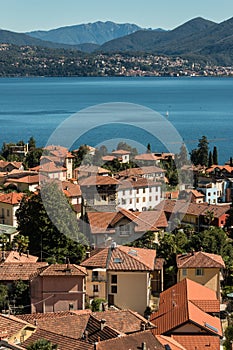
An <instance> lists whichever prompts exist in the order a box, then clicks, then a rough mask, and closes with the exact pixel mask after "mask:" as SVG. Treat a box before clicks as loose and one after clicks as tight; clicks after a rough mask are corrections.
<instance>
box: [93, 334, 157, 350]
mask: <svg viewBox="0 0 233 350" xmlns="http://www.w3.org/2000/svg"><path fill="white" fill-rule="evenodd" d="M142 343H145V344H146V348H147V349H148V350H150V349H151V350H152V349H158V350H162V349H164V346H163V345H162V344H161V343H160V342H159V340H158V339H156V337H154V336H153V334H152V333H151V332H150V331H149V330H148V331H144V332H139V333H134V334H130V335H127V336H122V337H118V338H116V339H111V340H107V341H103V342H99V343H98V344H97V345H96V350H110V349H111V350H123V349H124V350H128V349H129V350H131V349H132V350H133V349H142V347H141V346H142Z"/></svg>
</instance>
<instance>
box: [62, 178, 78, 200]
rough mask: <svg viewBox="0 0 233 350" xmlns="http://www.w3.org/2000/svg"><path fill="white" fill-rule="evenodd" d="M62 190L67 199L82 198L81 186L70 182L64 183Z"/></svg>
mask: <svg viewBox="0 0 233 350" xmlns="http://www.w3.org/2000/svg"><path fill="white" fill-rule="evenodd" d="M61 185H62V190H63V192H64V193H65V195H66V196H67V197H80V196H81V195H82V192H81V189H80V186H79V185H78V184H73V183H72V182H70V181H62V182H61Z"/></svg>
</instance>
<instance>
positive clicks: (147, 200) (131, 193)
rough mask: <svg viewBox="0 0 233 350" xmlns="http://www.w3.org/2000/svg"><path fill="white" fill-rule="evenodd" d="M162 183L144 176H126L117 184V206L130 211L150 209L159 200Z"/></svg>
mask: <svg viewBox="0 0 233 350" xmlns="http://www.w3.org/2000/svg"><path fill="white" fill-rule="evenodd" d="M161 188H162V185H161V183H159V182H155V181H153V180H149V179H146V178H138V177H132V178H126V179H125V180H121V181H120V185H119V186H118V189H117V192H118V207H119V208H124V209H128V210H132V211H136V210H138V211H143V210H149V209H150V210H151V209H153V208H155V207H156V205H158V204H159V203H160V202H161V198H162V189H161Z"/></svg>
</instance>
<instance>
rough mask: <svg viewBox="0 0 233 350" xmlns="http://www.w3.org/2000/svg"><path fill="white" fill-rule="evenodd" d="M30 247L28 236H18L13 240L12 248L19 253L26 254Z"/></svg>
mask: <svg viewBox="0 0 233 350" xmlns="http://www.w3.org/2000/svg"><path fill="white" fill-rule="evenodd" d="M28 245H29V238H28V236H23V235H20V234H18V235H16V236H15V237H14V238H13V241H12V247H13V248H14V249H17V251H18V252H19V253H25V252H26V250H27V249H28Z"/></svg>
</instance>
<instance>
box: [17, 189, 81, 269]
mask: <svg viewBox="0 0 233 350" xmlns="http://www.w3.org/2000/svg"><path fill="white" fill-rule="evenodd" d="M42 197H43V200H42ZM55 203H56V205H55ZM45 206H46V208H45ZM48 213H49V215H48ZM16 217H17V220H18V229H19V233H20V234H21V235H23V236H28V237H29V250H30V252H31V253H32V254H34V255H37V256H38V257H41V256H42V255H43V257H46V258H51V257H55V259H56V261H57V262H60V263H61V262H64V259H65V258H66V257H67V258H68V257H69V258H70V260H71V262H74V263H79V262H80V261H81V260H82V258H83V256H84V251H85V249H84V246H83V244H85V245H87V242H86V239H85V237H84V235H83V234H82V233H80V231H79V228H78V224H77V219H76V215H75V213H74V212H73V210H72V208H71V206H70V205H69V203H68V201H67V199H66V197H65V196H64V195H63V193H62V192H61V191H60V190H59V189H58V186H57V184H56V183H51V184H47V185H44V186H43V187H42V189H41V192H40V194H32V195H31V196H30V197H29V198H24V199H23V200H22V202H21V204H20V207H19V209H18V210H17V212H16Z"/></svg>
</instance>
